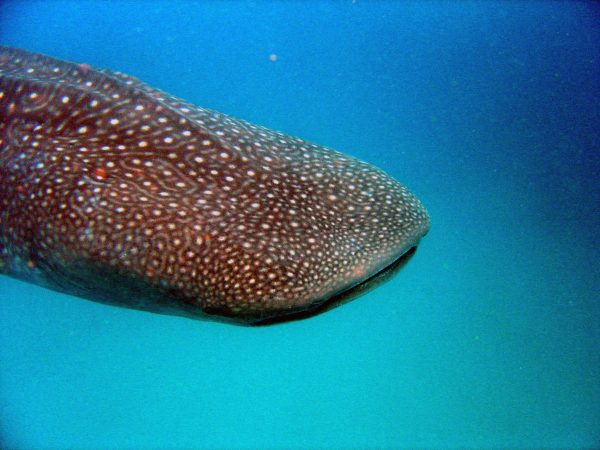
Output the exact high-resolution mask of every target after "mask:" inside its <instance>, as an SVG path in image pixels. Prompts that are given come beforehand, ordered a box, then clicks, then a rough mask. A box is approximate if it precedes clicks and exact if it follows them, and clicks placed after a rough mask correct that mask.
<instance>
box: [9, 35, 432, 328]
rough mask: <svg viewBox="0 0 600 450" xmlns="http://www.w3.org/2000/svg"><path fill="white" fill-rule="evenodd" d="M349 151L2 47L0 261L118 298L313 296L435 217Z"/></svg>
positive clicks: (271, 309)
mask: <svg viewBox="0 0 600 450" xmlns="http://www.w3.org/2000/svg"><path fill="white" fill-rule="evenodd" d="M428 228H429V218H428V216H427V213H426V211H425V209H424V208H423V206H422V205H421V203H420V202H419V200H417V198H416V197H415V196H414V195H413V194H412V193H410V192H409V191H408V190H407V189H406V188H405V187H404V186H402V185H401V184H400V183H398V182H397V181H395V180H394V179H393V178H391V177H390V176H388V175H387V174H385V173H384V172H383V171H381V170H379V169H377V168H375V167H374V166H372V165H370V164H367V163H365V162H362V161H359V160H357V159H355V158H352V157H350V156H347V155H344V154H342V153H338V152H336V151H333V150H331V149H327V148H325V147H322V146H319V145H316V144H312V143H309V142H307V141H304V140H302V139H298V138H294V137H291V136H288V135H285V134H283V133H279V132H276V131H272V130H269V129H266V128H263V127H260V126H256V125H252V124H250V123H247V122H245V121H242V120H238V119H234V118H231V117H229V116H226V115H223V114H220V113H217V112H214V111H211V110H207V109H204V108H199V107H196V106H193V105H190V104H187V103H185V102H182V101H180V100H178V99H176V98H174V97H171V96H169V95H167V94H165V93H163V92H160V91H158V90H155V89H153V88H151V87H149V86H147V85H145V84H143V83H141V82H140V81H138V80H137V79H135V78H132V77H129V76H127V75H123V74H120V73H115V72H110V71H106V70H95V69H92V68H90V67H89V66H87V65H77V64H73V63H68V62H64V61H59V60H56V59H53V58H49V57H46V56H42V55H38V54H33V53H29V52H25V51H22V50H15V49H9V48H6V47H2V48H0V266H1V267H2V269H1V270H3V271H4V272H5V273H7V274H9V275H12V276H16V277H20V278H25V279H28V280H30V281H33V282H36V283H39V284H43V285H46V286H49V287H51V288H53V289H57V290H60V291H63V292H67V293H71V294H75V295H78V296H82V297H85V298H89V299H93V300H98V301H103V302H108V303H115V304H119V305H121V306H127V307H133V308H138V309H145V310H150V311H154V312H162V313H169V314H182V315H186V316H189V317H195V318H200V317H222V318H227V319H233V320H240V321H244V322H249V323H255V322H262V321H271V320H274V319H278V318H286V317H293V316H295V315H297V314H299V313H303V312H310V311H318V310H319V309H320V308H321V307H322V306H323V305H325V304H327V303H328V302H331V300H332V299H335V298H339V297H340V296H341V295H342V294H344V293H346V292H349V291H351V290H355V289H356V288H357V287H358V286H360V285H361V284H363V283H364V282H365V281H367V280H371V279H373V277H374V276H375V275H377V274H378V273H381V272H382V271H385V269H386V268H388V267H393V266H395V265H396V262H397V261H398V260H399V258H401V257H402V255H404V254H406V253H407V252H408V251H409V250H410V249H412V248H414V247H415V246H416V245H417V244H418V242H419V240H420V239H421V238H422V237H423V236H424V235H425V234H426V233H427V231H428Z"/></svg>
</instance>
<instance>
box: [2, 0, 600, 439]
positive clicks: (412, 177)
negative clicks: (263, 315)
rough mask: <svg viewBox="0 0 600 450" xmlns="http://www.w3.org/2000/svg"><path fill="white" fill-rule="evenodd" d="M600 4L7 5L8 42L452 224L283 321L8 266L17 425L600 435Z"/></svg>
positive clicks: (25, 432)
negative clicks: (107, 298) (97, 288)
mask: <svg viewBox="0 0 600 450" xmlns="http://www.w3.org/2000/svg"><path fill="white" fill-rule="evenodd" d="M599 19H600V8H598V6H595V5H594V4H593V3H585V2H541V1H539V2H531V1H527V2H521V3H519V2H515V1H511V2H494V1H487V2H441V3H438V2H414V3H408V2H367V1H361V0H358V1H356V2H352V1H338V2H331V3H329V2H200V3H184V2H164V3H159V2H105V1H96V2H94V1H83V2H59V1H52V2H6V1H5V2H2V3H0V44H2V45H12V46H16V47H22V48H26V49H28V50H33V51H38V52H42V53H46V54H49V55H53V56H57V57H60V58H63V59H68V60H74V61H80V62H86V63H89V64H91V65H94V66H99V67H106V68H111V69H114V70H120V71H123V72H126V73H130V74H132V75H135V76H137V77H139V78H141V79H142V80H144V81H146V82H148V83H149V84H151V85H153V86H156V87H158V88H161V89H163V90H165V91H168V92H170V93H172V94H174V95H176V96H178V97H182V98H184V99H186V100H189V101H191V102H194V103H197V104H199V105H202V106H205V107H209V108H213V109H216V110H219V111H222V112H225V113H228V114H231V115H233V116H236V117H241V118H244V119H247V120H249V121H251V122H255V123H258V124H261V125H265V126H268V127H270V128H274V129H277V130H281V131H284V132H286V133H288V134H292V135H297V136H301V137H303V138H306V139H308V140H311V141H314V142H317V143H320V144H323V145H327V146H330V147H333V148H335V149H339V150H341V151H344V152H346V153H349V154H352V155H354V156H357V157H359V158H361V159H363V160H366V161H369V162H372V163H375V164H376V165H378V166H379V167H381V168H383V169H384V170H386V171H387V172H388V173H390V174H391V175H393V176H394V177H396V178H397V179H399V180H400V181H402V182H403V183H404V184H406V185H407V186H409V187H410V188H411V189H412V190H413V191H414V192H415V193H416V194H417V195H418V196H419V197H420V198H421V199H422V201H423V202H424V204H425V205H426V207H427V208H428V211H429V213H430V216H431V220H432V228H431V231H430V233H429V234H428V235H427V236H426V237H425V238H424V240H423V241H422V243H421V245H420V247H419V250H418V251H417V253H416V255H415V256H414V257H413V258H412V259H411V261H410V262H409V263H408V264H407V265H406V266H405V267H404V268H403V269H402V270H401V271H400V273H399V274H398V275H397V276H396V277H395V278H394V279H392V280H391V281H389V282H388V283H387V284H385V285H383V286H381V287H379V288H378V289H376V290H374V291H372V292H370V293H368V294H367V295H365V296H363V297H361V298H359V299H357V300H355V301H353V302H351V303H349V304H347V305H344V306H343V307H340V308H338V309H335V310H333V311H330V312H327V313H325V314H323V315H320V316H316V317H313V318H311V319H309V320H305V321H299V322H293V323H287V324H283V325H278V326H272V327H264V328H242V327H236V326H231V325H224V324H219V323H211V322H199V321H192V320H187V319H183V318H177V317H169V316H159V315H152V314H147V313H142V312H137V311H132V310H126V309H119V308H113V307H108V306H104V305H101V304H95V303H92V302H88V301H84V300H81V299H77V298H73V297H69V296H66V295H60V294H56V293H53V292H51V291H48V290H44V289H42V288H38V287H36V286H33V285H28V284H24V283H21V282H18V281H16V280H12V279H9V278H6V277H2V278H0V447H2V448H52V449H57V448H61V449H62V448H76V449H84V448H119V449H122V448H133V449H136V448H415V447H419V448H449V447H454V448H457V447H459V448H492V447H494V448H517V447H519V448H524V447H525V448H530V447H535V448H541V447H544V448H559V447H562V448H584V447H589V448H592V447H599V446H600V306H599V301H600V298H599V297H600V296H599V292H600V269H599V267H600V265H599V261H600V238H599V236H600V233H599V230H600V188H599V186H600V182H599V180H600V178H599V177H600V126H599V124H600V82H599V80H600V27H599V25H598V24H599V23H600V20H599ZM271 55H276V58H270V57H271ZM271 59H276V60H275V61H272V60H271Z"/></svg>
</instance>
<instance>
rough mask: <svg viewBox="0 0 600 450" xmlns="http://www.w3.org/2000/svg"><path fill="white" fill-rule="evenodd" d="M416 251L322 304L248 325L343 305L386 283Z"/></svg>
mask: <svg viewBox="0 0 600 450" xmlns="http://www.w3.org/2000/svg"><path fill="white" fill-rule="evenodd" d="M416 251H417V247H416V246H415V247H412V248H410V249H409V250H408V251H406V252H405V253H403V254H402V255H401V256H400V257H399V258H398V259H396V260H395V261H394V262H392V263H391V264H389V265H388V266H386V267H384V268H383V269H381V270H380V271H379V272H377V273H376V274H374V275H372V276H371V277H369V278H367V279H365V280H363V281H362V282H360V283H359V284H357V285H354V286H352V287H351V288H349V289H346V290H345V291H342V292H339V293H337V294H335V295H334V296H332V297H330V298H328V299H326V300H324V301H322V302H315V305H314V306H313V307H311V308H308V309H305V308H303V309H298V310H290V312H289V313H287V314H283V315H279V316H276V317H267V318H265V319H260V318H259V319H256V320H255V321H252V320H250V321H249V322H248V323H249V325H253V326H266V325H274V324H278V323H284V322H291V321H296V320H302V319H308V318H310V317H313V316H315V315H318V314H321V313H322V312H325V311H329V310H330V309H333V308H336V307H338V306H340V305H343V304H344V303H347V302H349V301H350V300H353V299H355V298H357V297H359V296H361V295H363V294H365V293H367V292H369V291H370V290H372V289H375V288H376V287H377V286H379V285H381V284H383V283H385V282H386V281H388V280H389V279H390V278H392V277H393V276H394V275H396V274H397V273H398V271H399V270H400V269H401V268H402V267H404V265H405V264H406V263H407V262H408V260H409V259H410V258H411V257H412V256H413V255H414V254H415V252H416Z"/></svg>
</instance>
